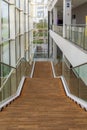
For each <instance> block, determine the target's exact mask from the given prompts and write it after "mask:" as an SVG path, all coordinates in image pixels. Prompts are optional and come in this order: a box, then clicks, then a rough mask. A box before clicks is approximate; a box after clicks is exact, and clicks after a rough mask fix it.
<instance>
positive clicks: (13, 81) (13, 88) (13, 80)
mask: <svg viewBox="0 0 87 130" xmlns="http://www.w3.org/2000/svg"><path fill="white" fill-rule="evenodd" d="M16 91H17V84H16V69H14V70H13V71H12V74H11V95H13V94H15V93H16Z"/></svg>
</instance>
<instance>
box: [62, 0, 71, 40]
mask: <svg viewBox="0 0 87 130" xmlns="http://www.w3.org/2000/svg"><path fill="white" fill-rule="evenodd" d="M66 25H71V0H63V37H64V38H65V37H66V35H65V34H66Z"/></svg>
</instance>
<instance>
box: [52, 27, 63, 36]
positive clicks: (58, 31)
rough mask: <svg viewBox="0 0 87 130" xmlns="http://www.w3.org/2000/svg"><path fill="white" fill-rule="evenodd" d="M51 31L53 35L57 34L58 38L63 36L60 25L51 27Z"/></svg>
mask: <svg viewBox="0 0 87 130" xmlns="http://www.w3.org/2000/svg"><path fill="white" fill-rule="evenodd" d="M53 31H54V32H55V33H57V34H59V35H60V36H63V26H62V25H59V26H56V25H53Z"/></svg>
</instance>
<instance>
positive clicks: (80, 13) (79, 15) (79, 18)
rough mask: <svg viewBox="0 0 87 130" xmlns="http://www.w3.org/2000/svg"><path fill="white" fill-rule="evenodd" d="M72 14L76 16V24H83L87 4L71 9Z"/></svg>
mask: <svg viewBox="0 0 87 130" xmlns="http://www.w3.org/2000/svg"><path fill="white" fill-rule="evenodd" d="M72 14H75V15H76V24H85V23H86V22H85V21H86V18H85V16H87V3H85V4H83V5H81V6H79V7H77V8H75V9H73V10H72Z"/></svg>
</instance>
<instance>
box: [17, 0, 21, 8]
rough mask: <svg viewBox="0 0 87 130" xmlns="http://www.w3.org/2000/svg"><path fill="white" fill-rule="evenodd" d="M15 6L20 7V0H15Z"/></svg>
mask: <svg viewBox="0 0 87 130" xmlns="http://www.w3.org/2000/svg"><path fill="white" fill-rule="evenodd" d="M16 6H17V7H18V8H19V7H20V0H16Z"/></svg>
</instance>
